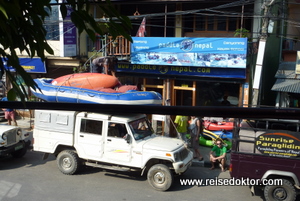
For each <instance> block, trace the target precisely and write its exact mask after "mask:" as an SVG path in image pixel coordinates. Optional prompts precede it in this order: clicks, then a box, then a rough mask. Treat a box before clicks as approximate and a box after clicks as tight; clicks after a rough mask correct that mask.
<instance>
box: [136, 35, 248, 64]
mask: <svg viewBox="0 0 300 201" xmlns="http://www.w3.org/2000/svg"><path fill="white" fill-rule="evenodd" d="M132 39H133V43H132V45H131V63H132V64H149V65H172V66H195V67H220V68H243V69H245V68H246V56H247V38H186V37H182V38H181V37H178V38H176V37H132Z"/></svg>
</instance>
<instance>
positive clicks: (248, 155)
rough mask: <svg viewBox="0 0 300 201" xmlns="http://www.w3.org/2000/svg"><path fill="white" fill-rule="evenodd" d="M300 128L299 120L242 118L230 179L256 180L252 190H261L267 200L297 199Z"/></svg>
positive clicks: (235, 141) (233, 154) (299, 176)
mask: <svg viewBox="0 0 300 201" xmlns="http://www.w3.org/2000/svg"><path fill="white" fill-rule="evenodd" d="M239 122H241V120H240V121H239ZM299 125H300V121H299V120H281V119H256V120H255V119H246V120H245V119H244V120H243V121H242V123H241V124H239V123H236V128H235V130H234V133H233V134H234V136H233V146H232V151H231V159H230V174H231V176H232V177H234V178H249V179H258V181H259V184H256V185H252V191H253V192H254V193H255V190H256V189H262V190H263V191H264V197H265V199H266V200H267V201H274V200H285V201H294V200H296V195H297V194H298V193H299V189H300V183H299V181H300V159H299V156H300V133H299ZM278 179H279V180H278ZM268 180H269V182H267V183H264V181H268ZM276 181H277V183H276ZM280 181H281V182H280Z"/></svg>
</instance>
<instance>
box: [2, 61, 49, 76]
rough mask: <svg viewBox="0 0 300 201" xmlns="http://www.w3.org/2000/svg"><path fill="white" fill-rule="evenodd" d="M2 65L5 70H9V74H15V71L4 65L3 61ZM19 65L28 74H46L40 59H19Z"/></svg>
mask: <svg viewBox="0 0 300 201" xmlns="http://www.w3.org/2000/svg"><path fill="white" fill-rule="evenodd" d="M2 60H3V64H4V67H5V68H6V69H9V70H10V71H11V72H15V71H16V70H15V69H14V68H13V67H11V66H7V65H6V61H5V60H4V59H2ZM19 61H20V65H21V66H22V67H23V68H24V70H25V71H26V72H28V73H46V72H47V71H46V67H45V63H44V62H42V60H41V59H40V58H32V59H31V58H19Z"/></svg>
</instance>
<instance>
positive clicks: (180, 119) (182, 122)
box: [174, 115, 188, 142]
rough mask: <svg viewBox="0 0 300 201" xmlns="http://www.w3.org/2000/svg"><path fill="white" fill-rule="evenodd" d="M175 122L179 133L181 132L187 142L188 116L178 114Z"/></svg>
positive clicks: (182, 137)
mask: <svg viewBox="0 0 300 201" xmlns="http://www.w3.org/2000/svg"><path fill="white" fill-rule="evenodd" d="M174 123H175V127H176V129H177V131H178V133H180V135H181V139H182V140H183V141H185V142H186V141H187V140H186V133H187V127H188V117H187V116H182V115H177V116H176V118H175V121H174Z"/></svg>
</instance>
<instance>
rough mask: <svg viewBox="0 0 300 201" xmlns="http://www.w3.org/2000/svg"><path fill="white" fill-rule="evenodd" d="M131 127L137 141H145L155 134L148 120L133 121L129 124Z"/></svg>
mask: <svg viewBox="0 0 300 201" xmlns="http://www.w3.org/2000/svg"><path fill="white" fill-rule="evenodd" d="M129 126H130V129H131V131H132V133H133V137H134V139H135V140H140V139H144V138H146V137H148V136H151V135H152V133H153V129H152V127H151V124H150V122H149V121H148V119H146V118H142V119H138V120H135V121H132V122H130V123H129Z"/></svg>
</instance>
